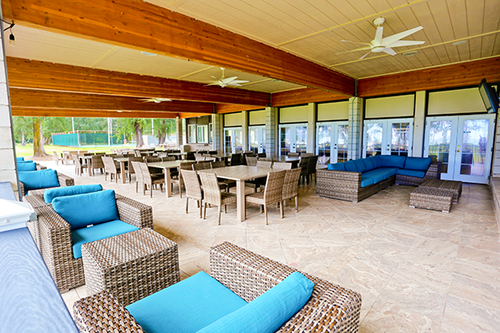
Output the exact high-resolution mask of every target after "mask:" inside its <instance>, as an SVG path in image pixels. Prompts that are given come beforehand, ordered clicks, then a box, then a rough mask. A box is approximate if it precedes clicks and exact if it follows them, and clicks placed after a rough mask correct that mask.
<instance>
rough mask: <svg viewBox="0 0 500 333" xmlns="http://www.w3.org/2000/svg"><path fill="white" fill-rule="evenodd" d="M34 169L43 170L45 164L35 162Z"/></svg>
mask: <svg viewBox="0 0 500 333" xmlns="http://www.w3.org/2000/svg"><path fill="white" fill-rule="evenodd" d="M36 169H37V170H45V169H47V167H46V166H45V165H41V164H38V163H36Z"/></svg>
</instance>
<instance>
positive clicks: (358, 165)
mask: <svg viewBox="0 0 500 333" xmlns="http://www.w3.org/2000/svg"><path fill="white" fill-rule="evenodd" d="M353 162H354V164H355V165H356V169H357V170H358V172H365V171H366V166H365V163H363V161H362V160H360V159H359V160H354V161H353Z"/></svg>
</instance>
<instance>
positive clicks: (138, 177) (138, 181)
mask: <svg viewBox="0 0 500 333" xmlns="http://www.w3.org/2000/svg"><path fill="white" fill-rule="evenodd" d="M130 163H131V164H132V168H133V169H134V172H135V193H137V192H138V189H139V186H141V188H142V189H144V177H143V176H142V170H141V165H140V164H139V163H141V162H138V161H131V162H130Z"/></svg>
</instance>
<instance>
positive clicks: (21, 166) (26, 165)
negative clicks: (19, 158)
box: [17, 162, 36, 171]
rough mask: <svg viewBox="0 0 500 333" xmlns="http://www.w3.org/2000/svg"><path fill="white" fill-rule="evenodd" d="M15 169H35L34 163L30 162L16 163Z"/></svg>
mask: <svg viewBox="0 0 500 333" xmlns="http://www.w3.org/2000/svg"><path fill="white" fill-rule="evenodd" d="M17 170H18V171H35V170H36V163H33V162H30V163H25V162H21V163H17Z"/></svg>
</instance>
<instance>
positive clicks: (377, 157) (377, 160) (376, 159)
mask: <svg viewBox="0 0 500 333" xmlns="http://www.w3.org/2000/svg"><path fill="white" fill-rule="evenodd" d="M368 158H371V161H372V162H373V166H374V167H375V168H380V155H375V156H370V157H368Z"/></svg>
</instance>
